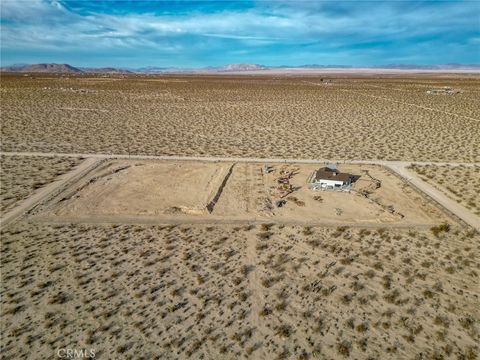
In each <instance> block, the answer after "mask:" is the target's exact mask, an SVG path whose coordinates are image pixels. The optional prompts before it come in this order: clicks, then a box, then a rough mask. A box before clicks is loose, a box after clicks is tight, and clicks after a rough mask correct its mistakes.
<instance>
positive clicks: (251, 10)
mask: <svg viewBox="0 0 480 360" xmlns="http://www.w3.org/2000/svg"><path fill="white" fill-rule="evenodd" d="M0 6H1V35H0V36H1V64H2V66H5V65H11V64H15V63H39V62H57V63H69V64H71V65H74V66H121V67H143V66H159V67H170V66H176V67H203V66H218V65H224V64H229V63H256V64H264V65H303V64H323V65H327V64H337V65H354V66H365V65H382V64H420V65H429V64H446V63H462V64H478V63H480V1H441V0H430V1H397V0H390V1H360V0H357V1H314V0H310V1H267V0H263V1H219V0H217V1H148V2H147V1H85V0H83V1H66V0H63V1H61V0H2V1H1V5H0Z"/></svg>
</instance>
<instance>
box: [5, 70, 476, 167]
mask: <svg viewBox="0 0 480 360" xmlns="http://www.w3.org/2000/svg"><path fill="white" fill-rule="evenodd" d="M322 80H323V81H322ZM327 80H328V83H327ZM441 86H449V87H452V88H454V89H458V90H460V92H459V93H457V94H455V95H429V94H427V91H428V90H429V89H431V88H436V87H441ZM0 94H1V99H2V127H1V136H2V144H1V149H2V150H3V151H44V152H64V153H107V154H108V153H121V154H127V153H132V154H150V155H198V156H202V155H203V156H206V155H211V156H240V157H268V158H273V157H275V158H305V159H307V158H308V159H312V158H313V159H364V160H366V159H387V160H413V161H421V160H424V161H447V160H451V161H454V160H455V161H462V160H463V161H480V150H479V149H480V140H479V139H480V136H479V134H480V110H479V107H478V106H477V102H478V97H479V94H480V78H479V77H478V75H445V74H440V75H401V76H400V75H397V76H395V75H390V76H373V75H371V76H355V75H348V76H341V75H338V76H335V75H326V76H325V77H319V76H303V77H295V76H206V75H205V76H173V75H170V76H166V75H165V76H136V75H131V76H120V75H118V76H110V77H100V76H93V75H81V76H60V75H57V76H54V75H52V76H49V75H46V74H45V75H31V76H29V75H21V76H19V75H8V74H2V84H1V92H0Z"/></svg>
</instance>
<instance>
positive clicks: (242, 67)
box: [217, 64, 268, 71]
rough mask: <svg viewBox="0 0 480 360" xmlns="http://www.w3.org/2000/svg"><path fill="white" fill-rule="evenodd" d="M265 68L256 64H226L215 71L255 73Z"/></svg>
mask: <svg viewBox="0 0 480 360" xmlns="http://www.w3.org/2000/svg"><path fill="white" fill-rule="evenodd" d="M267 69H268V67H267V66H263V65H258V64H228V65H225V66H222V67H220V68H217V71H255V70H267Z"/></svg>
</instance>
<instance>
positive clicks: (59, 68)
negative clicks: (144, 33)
mask: <svg viewBox="0 0 480 360" xmlns="http://www.w3.org/2000/svg"><path fill="white" fill-rule="evenodd" d="M0 70H1V71H4V72H23V73H57V74H82V73H87V74H88V73H90V74H113V75H114V74H216V73H217V74H218V73H232V74H233V73H237V74H238V73H245V74H253V73H258V74H270V73H272V74H273V73H289V72H292V73H297V74H301V73H322V72H333V71H337V72H342V71H346V72H350V73H353V72H355V71H359V72H365V71H366V72H382V71H387V72H392V71H400V72H405V71H407V72H408V71H411V72H418V71H427V72H431V71H434V72H435V71H438V72H455V71H460V72H461V71H464V72H468V71H471V72H475V73H476V72H479V71H480V65H479V64H439V65H415V64H411V65H410V64H388V65H378V66H365V67H354V66H348V65H319V64H308V65H299V66H288V65H281V66H265V65H259V64H248V63H241V64H227V65H224V66H207V67H203V68H179V67H156V66H148V67H141V68H127V69H126V68H116V67H98V68H96V67H81V68H76V67H73V66H71V65H69V64H31V65H29V64H14V65H11V66H7V67H2V68H1V69H0Z"/></svg>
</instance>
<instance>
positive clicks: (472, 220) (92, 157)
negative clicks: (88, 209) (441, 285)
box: [0, 152, 480, 230]
mask: <svg viewBox="0 0 480 360" xmlns="http://www.w3.org/2000/svg"><path fill="white" fill-rule="evenodd" d="M0 155H16V156H47V157H55V156H60V157H83V158H86V159H87V160H86V161H85V162H83V163H82V164H81V165H80V166H79V167H78V168H76V169H75V170H73V171H72V172H70V173H67V174H65V175H64V176H63V177H62V179H60V180H58V181H55V182H53V183H52V184H50V185H48V186H46V187H45V188H43V189H41V191H39V192H38V193H35V195H33V196H32V197H30V198H29V199H27V200H25V201H24V202H22V203H21V204H20V205H19V206H17V207H16V208H14V209H13V210H11V211H10V212H9V213H7V214H6V215H5V216H4V217H3V218H2V219H1V224H2V225H3V226H5V225H6V224H8V223H9V222H11V221H13V220H14V219H15V218H17V217H18V216H20V215H21V214H23V213H25V212H26V211H27V210H28V209H30V208H31V207H33V206H34V205H35V204H36V203H38V202H40V201H41V200H43V199H44V198H45V197H46V196H48V195H49V194H50V193H52V192H53V191H54V190H55V189H57V188H58V187H60V186H62V185H63V184H64V183H65V182H67V181H69V180H70V179H73V178H75V177H77V176H79V175H80V174H81V173H82V172H84V171H85V169H88V168H89V167H90V166H92V165H93V164H94V163H95V162H96V161H97V160H100V159H138V160H170V161H207V162H237V163H238V162H249V163H292V164H295V163H297V164H325V163H340V164H342V163H344V164H373V165H382V166H385V167H387V168H389V169H390V170H392V171H393V172H395V173H396V174H398V175H399V176H400V177H402V178H403V179H404V180H406V181H407V182H409V183H411V184H412V185H414V186H415V187H417V188H418V189H419V190H420V191H422V192H424V193H425V194H427V195H428V196H429V197H431V198H432V199H434V200H435V201H437V202H438V203H439V204H440V205H442V206H443V207H444V208H445V209H447V210H448V211H450V212H452V213H453V214H455V215H456V216H457V217H458V218H460V219H462V220H463V221H464V222H466V223H467V224H469V225H471V226H472V227H473V228H475V229H477V230H480V218H479V217H478V216H476V215H474V214H473V213H471V212H470V211H469V210H468V209H467V208H465V207H463V206H462V205H460V204H458V203H457V202H455V201H453V200H451V199H450V198H449V197H448V196H447V195H445V194H443V193H442V192H440V191H439V190H437V189H435V188H434V187H433V186H431V185H429V184H428V183H426V182H424V181H423V180H421V179H420V178H419V177H418V176H416V174H415V173H413V172H410V171H408V169H407V167H408V166H410V165H411V164H418V165H437V166H442V165H450V166H469V167H472V166H480V163H465V162H457V161H453V162H416V161H414V162H412V161H386V160H348V159H347V160H327V159H318V160H311V159H264V158H231V157H196V156H162V155H158V156H155V155H128V154H65V153H40V152H0Z"/></svg>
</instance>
